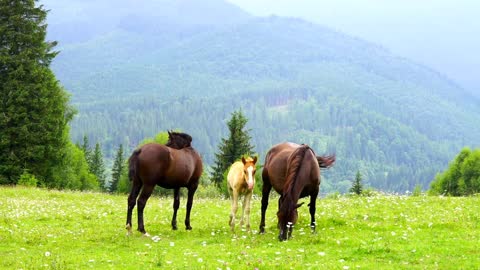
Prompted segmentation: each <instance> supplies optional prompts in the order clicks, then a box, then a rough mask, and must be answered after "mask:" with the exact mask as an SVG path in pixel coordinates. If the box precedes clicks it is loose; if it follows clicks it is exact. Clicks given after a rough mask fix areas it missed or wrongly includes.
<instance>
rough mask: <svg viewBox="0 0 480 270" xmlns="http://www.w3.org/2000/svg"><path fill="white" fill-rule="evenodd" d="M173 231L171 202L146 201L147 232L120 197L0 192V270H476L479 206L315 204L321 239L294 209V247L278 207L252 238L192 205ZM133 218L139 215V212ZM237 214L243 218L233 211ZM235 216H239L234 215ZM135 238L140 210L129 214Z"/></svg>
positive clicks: (224, 208) (208, 206) (362, 200)
mask: <svg viewBox="0 0 480 270" xmlns="http://www.w3.org/2000/svg"><path fill="white" fill-rule="evenodd" d="M185 203H186V199H185V198H182V199H181V207H180V210H179V216H178V217H179V219H178V222H179V230H178V231H172V230H171V226H170V219H171V216H172V204H173V199H172V198H170V197H169V198H159V197H152V198H150V200H149V201H148V203H147V206H146V208H145V228H146V230H147V232H149V233H150V235H151V236H152V237H151V238H148V237H144V236H142V235H141V234H140V233H138V232H136V233H134V234H133V235H131V236H127V235H126V230H125V228H124V225H125V218H126V208H127V196H126V195H107V194H101V193H82V192H68V191H54V190H43V189H34V188H21V187H15V188H14V187H0V243H1V244H0V256H1V259H0V269H90V268H91V269H154V268H156V269H158V268H161V269H479V268H480V228H479V227H480V197H479V196H476V197H468V198H452V197H430V196H416V197H415V196H398V195H395V196H394V195H377V196H373V197H348V196H339V197H332V198H322V199H320V200H319V201H318V202H317V214H316V219H317V232H316V233H315V234H312V233H311V232H310V229H309V226H308V225H309V224H308V223H309V214H308V207H306V206H303V207H301V208H300V209H299V219H298V223H297V225H296V226H295V229H294V232H293V238H291V239H290V240H289V241H286V242H279V241H278V240H277V234H278V230H277V229H276V215H275V213H276V204H277V203H276V200H275V199H274V198H273V199H272V200H271V201H270V205H269V209H268V211H267V220H266V223H267V224H266V225H267V227H266V230H267V232H266V233H265V234H264V235H259V234H258V224H259V221H260V199H259V198H256V199H255V200H253V201H252V215H251V220H252V228H253V231H252V232H246V231H242V230H241V229H238V228H237V231H236V234H232V233H231V232H230V228H229V226H228V224H227V223H228V215H229V210H230V201H229V200H226V199H222V198H198V197H196V198H195V201H194V205H193V209H192V217H191V223H192V227H193V230H192V231H186V230H185V227H184V225H183V220H184V217H185ZM135 209H136V208H135ZM239 210H240V209H239ZM239 212H240V211H239ZM133 220H134V228H135V229H136V226H137V222H136V211H134V216H133Z"/></svg>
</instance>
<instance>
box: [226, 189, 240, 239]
mask: <svg viewBox="0 0 480 270" xmlns="http://www.w3.org/2000/svg"><path fill="white" fill-rule="evenodd" d="M238 196H239V194H238V191H237V190H235V189H233V190H232V209H231V211H230V222H229V223H228V224H230V228H231V229H232V232H233V231H234V230H235V216H236V215H237V208H238Z"/></svg>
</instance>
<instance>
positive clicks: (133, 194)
mask: <svg viewBox="0 0 480 270" xmlns="http://www.w3.org/2000/svg"><path fill="white" fill-rule="evenodd" d="M141 188H142V183H141V182H138V181H133V186H132V189H131V190H130V195H128V208H127V224H126V226H125V228H126V229H127V231H128V232H127V233H128V234H131V233H132V211H133V208H135V201H136V200H137V197H138V193H139V192H140V189H141Z"/></svg>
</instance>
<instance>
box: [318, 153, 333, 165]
mask: <svg viewBox="0 0 480 270" xmlns="http://www.w3.org/2000/svg"><path fill="white" fill-rule="evenodd" d="M317 161H318V166H320V168H330V167H332V166H333V164H334V163H335V155H330V156H317Z"/></svg>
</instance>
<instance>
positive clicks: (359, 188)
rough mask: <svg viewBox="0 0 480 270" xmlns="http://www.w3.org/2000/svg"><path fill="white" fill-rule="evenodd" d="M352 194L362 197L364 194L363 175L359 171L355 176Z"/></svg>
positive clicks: (351, 189)
mask: <svg viewBox="0 0 480 270" xmlns="http://www.w3.org/2000/svg"><path fill="white" fill-rule="evenodd" d="M350 192H351V193H354V194H357V195H361V194H362V192H363V184H362V175H361V174H360V171H357V174H356V175H355V181H353V184H352V187H351V188H350Z"/></svg>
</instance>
